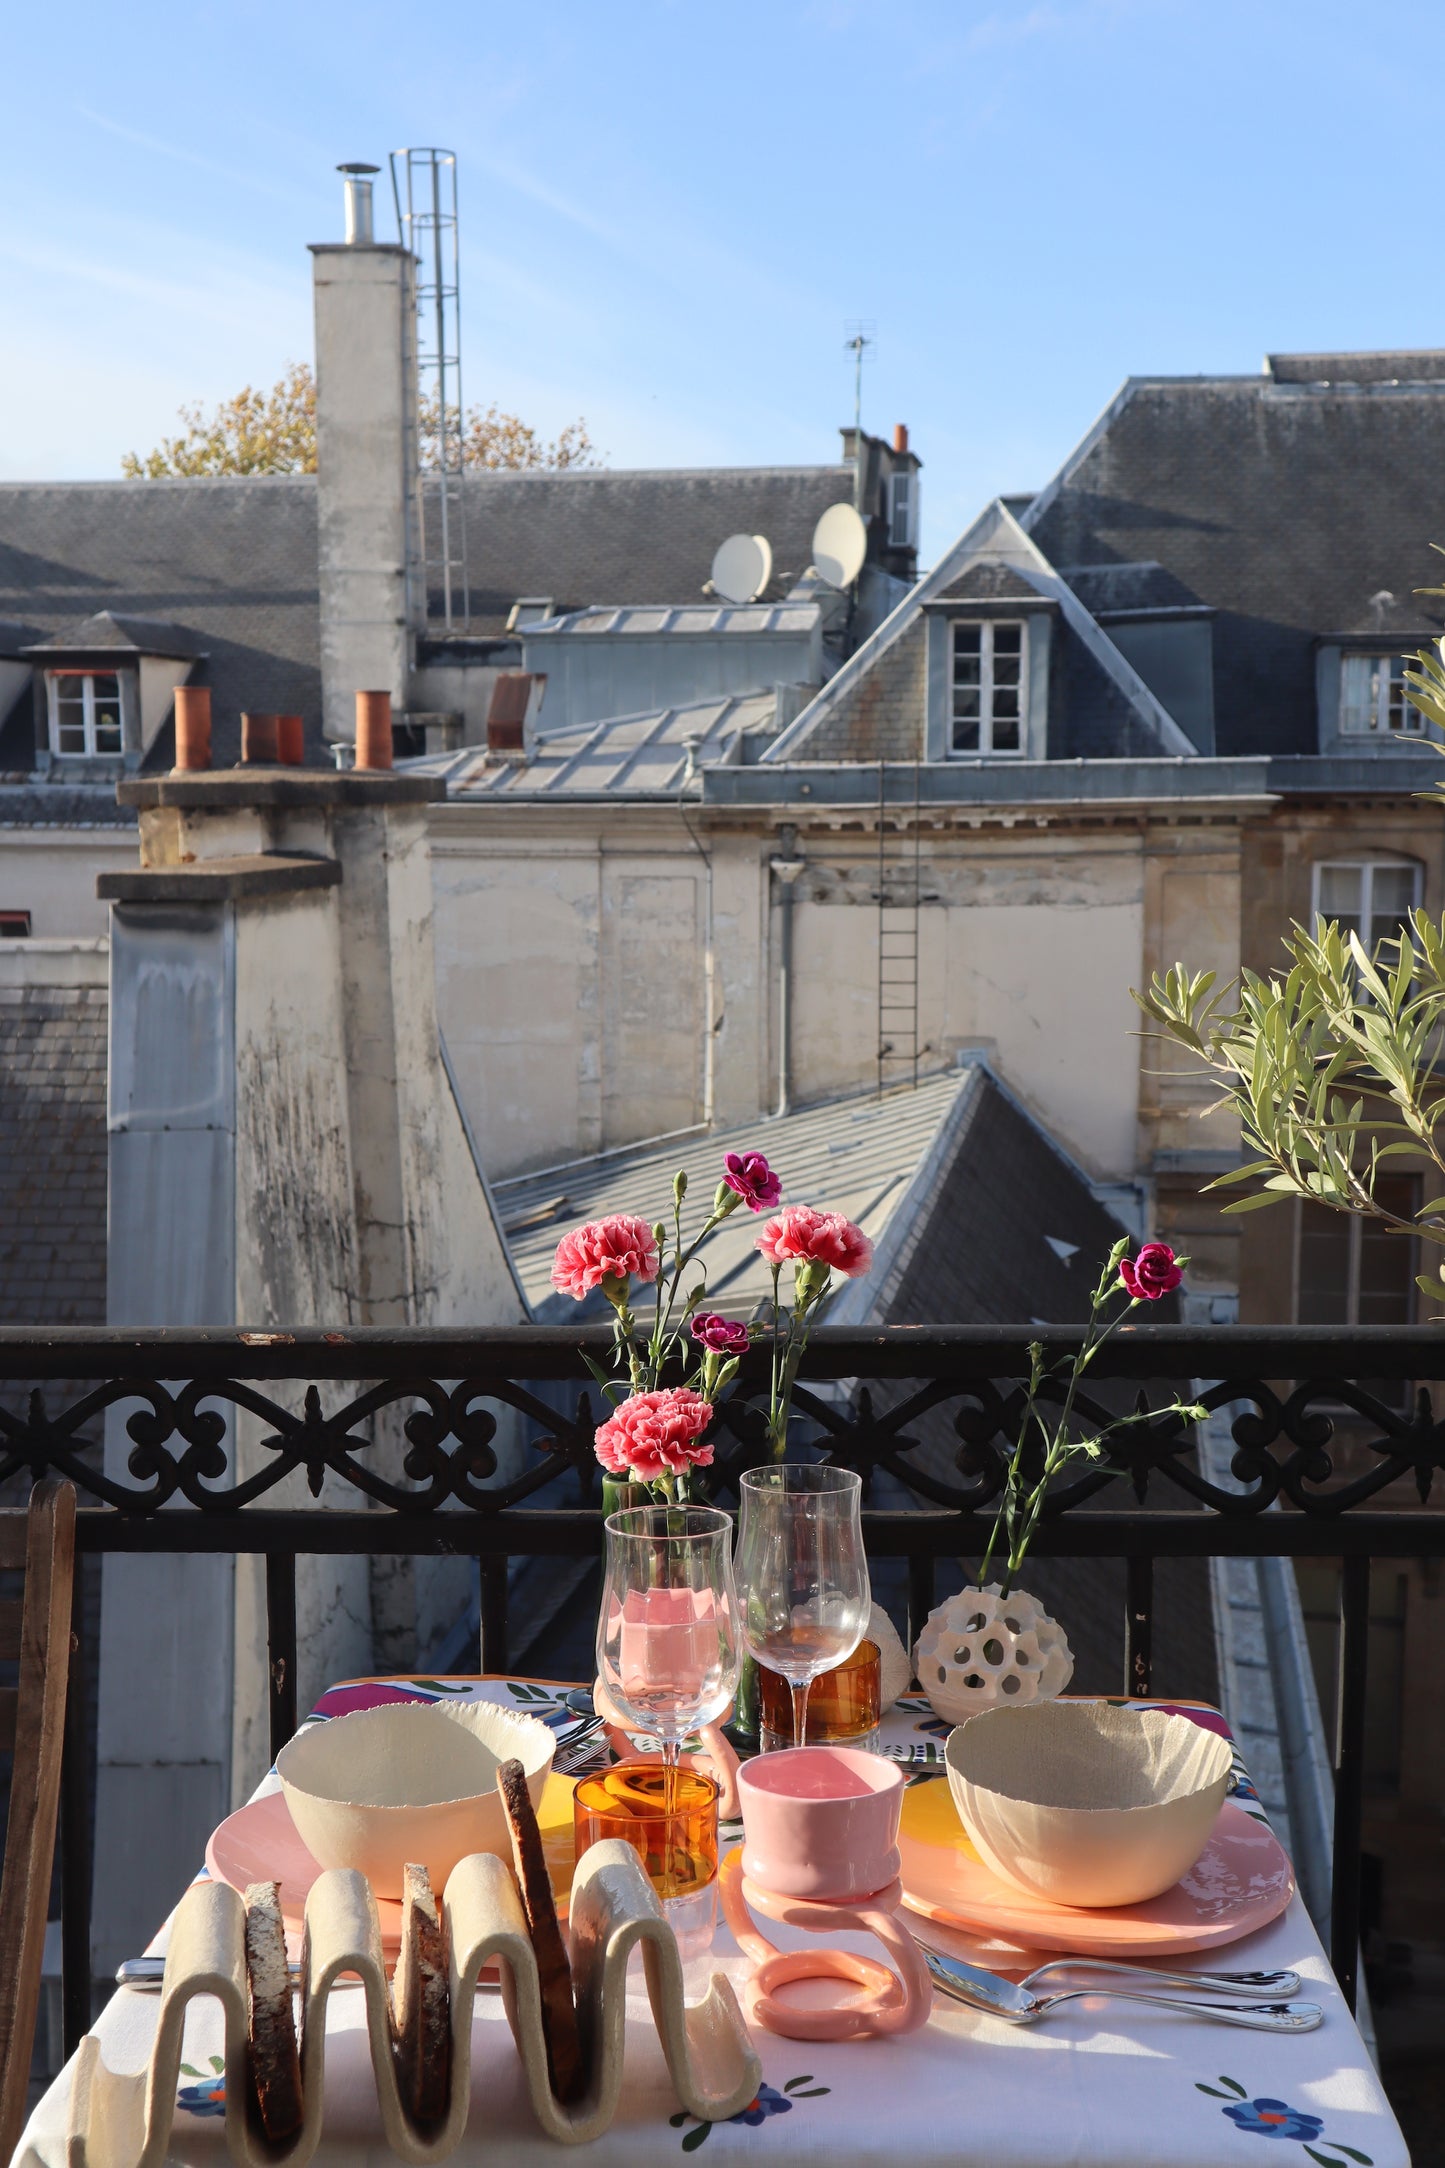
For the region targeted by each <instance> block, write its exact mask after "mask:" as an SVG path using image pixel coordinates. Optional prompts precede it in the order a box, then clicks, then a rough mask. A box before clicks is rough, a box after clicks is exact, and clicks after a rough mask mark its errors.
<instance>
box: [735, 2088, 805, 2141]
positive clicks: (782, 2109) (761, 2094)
mask: <svg viewBox="0 0 1445 2168" xmlns="http://www.w3.org/2000/svg"><path fill="white" fill-rule="evenodd" d="M792 2105H793V2103H792V2102H791V2100H786V2099H785V2098H784V2097H783V2095H782V2094H781V2093H780V2092H779V2091H778V2090H777V2088H776V2086H772V2085H766V2084H764V2085H760V2086H759V2087H758V2090H757V2097H756V2099H753V2100H750V2101H749V2102H748V2104H747V2106H746V2107H745V2108H739V2110H738V2112H737V2114H736V2115H730V2116H729V2117H728V2121H729V2122H730V2123H747V2124H749V2125H750V2126H751V2127H752V2128H753V2129H754V2130H756V2129H757V2127H758V2125H759V2123H766V2121H767V2119H768V2117H769V2116H770V2115H786V2114H787V2112H788V2110H789V2108H791V2107H792Z"/></svg>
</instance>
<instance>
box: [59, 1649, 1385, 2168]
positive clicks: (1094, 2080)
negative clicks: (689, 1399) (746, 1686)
mask: <svg viewBox="0 0 1445 2168" xmlns="http://www.w3.org/2000/svg"><path fill="white" fill-rule="evenodd" d="M396 1684H397V1685H398V1686H403V1685H405V1684H406V1682H402V1681H397V1682H396ZM448 1686H449V1689H450V1690H452V1691H456V1692H459V1693H461V1694H465V1695H466V1696H467V1697H468V1698H472V1697H479V1698H486V1699H488V1700H506V1701H515V1702H516V1703H518V1704H519V1705H521V1706H524V1707H525V1706H532V1707H534V1708H538V1709H539V1710H540V1711H541V1713H545V1710H541V1704H540V1703H539V1701H538V1700H537V1698H536V1697H537V1695H538V1691H539V1690H538V1689H537V1688H536V1687H535V1686H531V1687H529V1686H527V1685H521V1686H520V1687H517V1688H512V1687H510V1686H509V1685H508V1683H507V1682H503V1681H499V1680H483V1681H460V1680H459V1681H455V1682H448ZM412 1690H413V1691H417V1690H416V1689H412ZM426 1691H427V1694H428V1698H430V1692H431V1689H430V1688H429V1689H427V1690H426ZM529 1697H531V1698H530V1700H529ZM359 1699H360V1696H359V1695H357V1694H356V1692H355V1690H353V1689H340V1690H337V1692H336V1693H334V1694H333V1695H328V1696H327V1697H326V1700H325V1701H323V1703H322V1704H321V1707H322V1709H323V1710H328V1711H329V1713H331V1714H337V1713H340V1710H341V1709H342V1708H343V1707H345V1706H351V1705H357V1701H358V1700H359ZM927 1726H928V1712H927V1710H926V1708H925V1707H922V1706H921V1705H914V1706H909V1705H907V1704H901V1705H900V1706H899V1708H898V1709H897V1710H896V1711H894V1712H893V1713H892V1714H891V1715H890V1716H889V1717H888V1718H887V1719H886V1731H887V1734H888V1735H889V1736H891V1737H897V1738H903V1737H914V1738H916V1737H918V1736H919V1733H920V1732H921V1731H924V1730H925V1729H926V1727H927ZM274 1782H275V1779H274V1778H268V1780H267V1783H266V1785H265V1786H263V1787H262V1789H270V1788H272V1787H273V1786H274ZM920 1925H922V1923H920ZM769 1931H770V1933H772V1934H773V1935H774V1937H775V1939H776V1940H778V1941H779V1942H780V1943H785V1942H786V1941H787V1939H788V1937H787V1931H786V1930H784V1929H772V1928H770V1930H769ZM923 1931H924V1932H926V1931H927V1930H926V1928H924V1930H923ZM796 1939H799V1940H802V1939H804V1938H801V1937H799V1938H796ZM164 1946H165V1936H164V1933H162V1934H161V1935H160V1936H158V1937H157V1939H156V1942H155V1943H154V1944H153V1948H155V1949H162V1948H164ZM858 1947H859V1948H865V1947H867V1945H866V1944H864V1943H861V1942H860V1943H859V1944H858ZM1207 1961H1208V1960H1206V1959H1199V1960H1197V1961H1195V1960H1190V1959H1188V1958H1185V1959H1181V1960H1171V1962H1175V1963H1178V1964H1179V1965H1181V1966H1186V1967H1187V1966H1189V1965H1190V1964H1191V1963H1194V1962H1197V1963H1199V1964H1201V1965H1203V1964H1205V1963H1207ZM1215 1962H1216V1963H1221V1964H1222V1963H1226V1962H1227V1963H1228V1965H1229V1967H1230V1968H1231V1969H1236V1968H1239V1967H1244V1966H1248V1967H1251V1968H1252V1967H1267V1968H1271V1969H1273V1968H1280V1967H1289V1968H1291V1969H1293V1970H1294V1971H1297V1972H1298V1973H1300V1974H1301V1976H1302V1977H1303V1979H1304V1981H1305V1986H1304V1989H1303V1993H1304V1994H1305V1996H1307V1997H1308V1998H1309V1999H1310V2000H1312V2001H1317V2002H1320V2003H1322V2004H1323V2005H1324V2008H1325V2023H1324V2025H1323V2026H1322V2027H1321V2028H1320V2030H1319V2031H1318V2032H1315V2033H1307V2034H1303V2035H1301V2036H1298V2037H1286V2036H1281V2035H1275V2034H1269V2033H1254V2032H1245V2031H1240V2030H1237V2029H1235V2028H1232V2027H1226V2026H1223V2025H1216V2024H1211V2023H1206V2022H1203V2021H1199V2020H1195V2021H1182V2020H1179V2019H1176V2018H1173V2017H1171V2016H1170V2015H1169V2014H1168V2013H1167V2012H1165V2011H1159V2012H1157V2013H1156V2012H1151V2011H1149V2010H1145V2009H1137V2008H1130V2007H1128V2006H1127V2005H1124V2004H1118V2003H1115V2004H1110V2003H1107V2002H1103V2001H1099V2002H1091V2003H1087V2004H1074V2005H1072V2006H1071V2007H1070V2009H1069V2010H1068V2011H1067V2012H1064V2013H1060V2015H1059V2016H1057V2017H1055V2018H1052V2019H1049V2020H1047V2021H1045V2022H1044V2023H1043V2024H1041V2025H1037V2026H1033V2027H1029V2028H1027V2029H1023V2028H1016V2027H1011V2026H1007V2025H1004V2024H1003V2023H1001V2022H1000V2021H999V2020H997V2019H993V2018H987V2017H982V2016H977V2015H975V2014H974V2013H972V2012H970V2011H968V2010H965V2009H963V2008H962V2007H961V2006H959V2005H958V2004H955V2003H952V2002H946V2001H944V2000H943V1999H942V1998H941V1997H940V1998H938V1999H937V2000H936V2001H935V2004H934V2009H933V2013H932V2016H931V2018H930V2020H929V2022H928V2024H927V2026H925V2027H924V2028H923V2030H922V2031H920V2032H917V2033H914V2034H912V2035H911V2036H909V2037H908V2038H906V2039H902V2040H866V2041H862V2042H857V2043H851V2044H845V2045H823V2044H812V2045H810V2044H808V2043H806V2042H801V2041H789V2040H780V2039H776V2038H774V2037H773V2036H772V2035H771V2034H768V2033H759V2034H757V2035H756V2036H755V2038H756V2045H757V2047H758V2050H759V2053H760V2054H761V2057H762V2063H763V2074H764V2084H763V2087H762V2091H761V2093H760V2094H759V2096H758V2099H757V2101H756V2103H755V2104H754V2105H753V2107H751V2108H750V2109H748V2110H745V2111H744V2113H743V2114H742V2115H741V2116H735V2117H734V2118H733V2119H732V2120H731V2122H727V2123H718V2124H700V2123H698V2122H697V2121H696V2120H695V2119H693V2118H692V2117H690V2116H684V2115H682V2114H680V2113H679V2111H678V2107H677V2101H676V2098H675V2096H674V2095H673V2093H672V2090H671V2086H670V2084H669V2081H668V2077H667V2071H666V2066H665V2064H664V2062H663V2058H662V2054H661V2050H660V2048H659V2045H658V2041H657V2036H656V2033H655V2031H654V2030H653V2026H652V2022H651V2017H650V2013H649V2011H648V2006H647V2001H646V1997H645V1994H644V1992H643V1990H642V1985H641V1980H640V1976H639V1978H638V1981H637V1987H636V1992H635V1994H634V1995H632V1996H630V1997H629V2008H628V2027H627V2051H626V2080H625V2085H624V2090H623V2096H622V2103H621V2106H620V2108H619V2111H618V2115H617V2118H616V2120H615V2121H614V2123H613V2125H612V2127H611V2129H610V2130H608V2131H607V2132H606V2133H605V2134H604V2136H602V2137H601V2138H599V2139H597V2140H596V2141H595V2143H594V2144H592V2145H590V2146H588V2147H584V2148H579V2149H578V2152H579V2155H581V2156H583V2157H585V2160H586V2162H587V2164H588V2168H593V2164H596V2168H604V2164H605V2168H614V2164H615V2168H661V2164H663V2163H670V2164H677V2163H678V2162H679V2161H680V2160H681V2158H682V2156H683V2155H685V2154H690V2153H693V2152H696V2151H697V2150H698V2149H699V2148H700V2147H702V2146H706V2148H707V2152H708V2157H709V2159H710V2160H719V2161H720V2160H722V2159H724V2158H729V2159H731V2158H738V2157H742V2156H746V2157H748V2158H749V2159H751V2160H755V2161H757V2162H759V2163H760V2164H765V2163H766V2162H767V2160H768V2159H769V2158H770V2157H771V2158H772V2159H774V2160H776V2161H777V2162H779V2163H781V2162H783V2161H787V2162H788V2163H790V2164H791V2163H794V2162H803V2161H818V2162H826V2163H827V2164H828V2168H897V2164H898V2163H899V2161H900V2160H901V2159H905V2158H906V2160H907V2162H908V2163H909V2168H933V2164H935V2163H936V2164H938V2168H963V2164H968V2168H973V2164H978V2168H985V2164H986V2168H1222V2164H1228V2163H1234V2162H1239V2163H1243V2164H1245V2168H1249V2164H1250V2163H1253V2164H1254V2168H1276V2164H1277V2163H1286V2162H1290V2161H1297V2162H1299V2163H1300V2168H1304V2163H1305V2162H1306V2160H1308V2159H1313V2160H1314V2161H1315V2162H1319V2161H1321V2160H1324V2161H1328V2162H1333V2163H1338V2164H1339V2168H1351V2164H1352V2168H1408V2161H1409V2156H1408V2154H1407V2152H1406V2149H1405V2144H1404V2140H1403V2138H1402V2136H1401V2134H1400V2130H1399V2127H1398V2125H1397V2124H1396V2122H1395V2119H1394V2116H1393V2115H1392V2113H1391V2111H1390V2108H1389V2104H1388V2102H1387V2101H1386V2099H1385V2097H1384V2094H1383V2092H1382V2091H1381V2088H1380V2082H1379V2079H1378V2077H1377V2076H1376V2074H1375V2072H1374V2070H1373V2069H1372V2067H1371V2065H1370V2061H1369V2058H1368V2056H1367V2054H1366V2052H1365V2048H1364V2044H1363V2042H1362V2041H1361V2039H1360V2035H1359V2033H1358V2031H1357V2030H1356V2027H1355V2024H1354V2020H1353V2018H1352V2017H1351V2015H1350V2013H1349V2010H1348V2008H1347V2007H1346V2005H1345V2003H1344V2001H1343V1999H1342V1997H1341V1996H1340V1993H1339V1990H1338V1989H1337V1987H1336V1986H1335V1983H1334V1977H1333V1974H1332V1973H1331V1971H1330V1968H1329V1964H1328V1962H1327V1960H1326V1958H1325V1955H1324V1952H1323V1950H1322V1948H1321V1946H1320V1941H1319V1937H1318V1935H1317V1934H1316V1933H1315V1930H1314V1927H1313V1925H1312V1924H1311V1922H1310V1919H1309V1916H1308V1914H1307V1913H1306V1912H1305V1909H1304V1907H1303V1905H1302V1904H1301V1902H1300V1900H1299V1898H1298V1897H1296V1898H1295V1899H1294V1900H1293V1901H1292V1903H1291V1904H1290V1906H1289V1909H1288V1911H1287V1912H1286V1913H1285V1914H1284V1915H1283V1916H1282V1917H1281V1918H1280V1919H1278V1920H1276V1921H1274V1922H1273V1923H1272V1924H1271V1925H1270V1926H1268V1927H1266V1928H1263V1929H1261V1930H1260V1931H1259V1932H1258V1933H1256V1934H1254V1935H1251V1936H1250V1937H1249V1938H1248V1939H1247V1940H1246V1941H1243V1942H1239V1943H1235V1944H1232V1945H1231V1946H1230V1948H1229V1951H1228V1956H1227V1959H1226V1958H1225V1957H1224V1956H1222V1955H1217V1956H1216V1958H1215ZM712 1970H719V1971H722V1972H725V1973H727V1974H728V1975H729V1976H730V1977H731V1978H732V1979H733V1981H734V1983H735V1984H737V1985H738V1986H739V1987H741V1984H742V1981H743V1979H744V1978H745V1976H746V1972H747V1964H746V1961H745V1960H744V1959H743V1958H742V1957H741V1956H740V1954H739V1952H738V1950H737V1948H736V1945H735V1944H734V1943H733V1941H732V1938H731V1937H730V1935H729V1934H728V1932H727V1929H726V1928H725V1927H724V1926H722V1925H721V1923H720V1924H719V1927H718V1933H717V1939H716V1943H715V1945H714V1948H713V1951H712V1953H711V1956H710V1957H708V1958H704V1959H701V1960H699V1961H697V1962H696V1963H695V1964H694V1965H693V1966H692V1967H690V1968H689V1978H690V1981H692V1982H696V1983H697V1984H698V1985H699V1986H700V1984H701V1982H702V1980H703V1979H704V1978H705V1977H706V1975H707V1974H708V1972H710V1971H712ZM361 2004H362V1998H361V1996H360V1995H359V1994H358V1995H356V1996H355V1997H352V1996H349V1995H347V1994H344V1993H343V1994H339V1995H335V1996H333V1997H332V2000H331V2004H330V2011H329V2016H328V2044H327V2055H326V2114H325V2136H324V2138H323V2140H322V2144H321V2148H320V2151H319V2153H318V2155H317V2159H318V2161H319V2162H320V2163H322V2164H323V2168H341V2164H342V2163H346V2164H347V2168H362V2164H366V2168H371V2164H373V2163H374V2164H375V2168H390V2164H391V2163H392V2162H393V2161H394V2159H395V2156H394V2155H393V2154H392V2153H391V2151H390V2149H389V2148H388V2147H387V2146H386V2144H385V2142H384V2140H383V2139H382V2136H381V2132H380V2125H379V2121H378V2118H377V2113H376V2106H375V2091H374V2086H373V2081H372V2076H371V2065H370V2058H369V2055H368V2052H367V2047H366V2041H365V2034H364V2031H363V2029H362V2009H361ZM158 2007H159V1997H157V1996H155V1995H143V1994H138V1993H135V1992H133V1991H129V1990H122V1991H120V1992H118V1993H117V1994H116V1995H115V1996H114V1997H113V1999H112V2000H111V2002H110V2003H109V2005H108V2006H107V2008H106V2009H105V2010H104V2012H103V2013H102V2014H101V2016H100V2017H99V2018H98V2019H97V2021H96V2025H95V2028H94V2030H95V2032H96V2034H97V2036H98V2038H99V2040H100V2042H101V2047H102V2052H103V2055H104V2059H105V2061H106V2062H107V2063H108V2064H109V2065H110V2066H111V2068H113V2069H117V2070H138V2069H141V2068H143V2067H144V2065H145V2062H146V2060H147V2056H148V2053H149V2048H150V2042H151V2037H152V2032H153V2028H154V2024H155V2017H156V2012H157V2009H158ZM221 2045H222V2043H221V2037H220V2017H219V2011H218V2009H217V2007H216V2006H215V2005H214V2004H200V2005H194V2006H193V2007H192V2013H191V2017H190V2022H189V2028H188V2031H187V2036H186V2059H187V2062H188V2063H189V2064H190V2065H191V2068H192V2070H193V2071H194V2073H195V2075H194V2078H192V2079H188V2082H187V2095H189V2097H190V2102H191V2105H184V2104H183V2105H182V2106H181V2107H180V2108H179V2110H178V2113H177V2116H176V2121H175V2127H174V2131H173V2134H172V2141H171V2154H170V2157H171V2159H172V2160H174V2161H176V2162H181V2163H185V2164H187V2168H191V2164H194V2168H210V2164H212V2163H215V2164H219V2163H220V2162H221V2161H223V2160H224V2159H225V2158H226V2149H225V2138H224V2125H223V2120H222V2116H221V2114H220V2113H219V2112H218V2103H216V2102H214V2101H213V2100H211V2099H210V2098H209V2097H208V2096H209V2095H210V2094H211V2093H212V2092H213V2091H214V2089H215V2085H216V2079H215V2075H214V2069H213V2062H212V2058H215V2059H216V2063H217V2064H218V2063H219V2058H220V2054H221ZM187 2095H183V2096H182V2100H183V2103H184V2102H185V2101H186V2098H187ZM68 2098H69V2072H68V2070H66V2071H62V2072H61V2074H60V2076H59V2077H58V2078H57V2079H56V2081H55V2083H54V2085H53V2086H52V2087H51V2088H50V2090H49V2092H48V2093H47V2094H46V2095H45V2098H44V2099H43V2100H42V2101H41V2102H40V2104H39V2106H38V2107H37V2108H36V2110H35V2113H34V2115H33V2117H32V2118H31V2121H30V2123H29V2126H28V2127H27V2129H26V2132H25V2135H24V2137H23V2138H22V2141H21V2145H20V2150H19V2152H18V2154H17V2156H16V2160H17V2163H19V2164H20V2168H37V2164H44V2168H75V2164H73V2163H70V2164H68V2163H67V2161H66V2148H65V2128H66V2115H67V2105H68ZM1266 2140H1268V2141H1271V2142H1273V2143H1274V2144H1275V2145H1276V2146H1280V2147H1282V2150H1279V2151H1276V2152H1265V2151H1264V2150H1263V2149H1262V2142H1263V2141H1266ZM544 2154H545V2155H548V2156H550V2157H552V2158H553V2159H555V2158H556V2149H555V2148H554V2146H553V2144H552V2143H551V2141H549V2140H547V2139H545V2138H544V2137H543V2136H542V2135H541V2133H540V2132H539V2131H538V2129H537V2127H536V2125H535V2123H534V2122H533V2120H532V2117H531V2113H530V2110H529V2108H528V2106H527V2103H526V2100H525V2096H524V2093H523V2088H522V2080H521V2070H520V2065H519V2063H518V2060H517V2057H516V2054H515V2052H514V2049H513V2046H512V2039H511V2034H510V2032H509V2030H508V2028H507V2024H506V2020H505V2018H504V2017H503V2015H502V2010H501V2002H500V1997H498V1996H496V1995H491V1994H486V1995H483V1996H481V1997H479V2009H478V2016H477V2020H476V2032H475V2037H474V2041H473V2079H472V2112H471V2117H470V2120H469V2125H468V2135H467V2138H466V2139H465V2141H464V2142H463V2145H462V2147H461V2148H460V2149H459V2151H458V2152H457V2153H456V2154H455V2155H454V2156H453V2158H454V2160H455V2161H456V2162H457V2163H458V2164H459V2168H471V2164H472V2163H473V2162H477V2163H480V2162H483V2161H498V2162H504V2163H507V2164H508V2168H511V2164H513V2163H519V2164H520V2163H524V2162H529V2161H532V2160H534V2159H537V2158H540V2157H541V2156H542V2155H544Z"/></svg>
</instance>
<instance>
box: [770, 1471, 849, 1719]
mask: <svg viewBox="0 0 1445 2168" xmlns="http://www.w3.org/2000/svg"><path fill="white" fill-rule="evenodd" d="M738 1494H739V1497H740V1499H741V1501H742V1512H741V1515H740V1517H739V1523H738V1550H737V1575H738V1595H739V1601H740V1604H741V1613H740V1617H741V1624H742V1634H743V1640H744V1641H745V1642H746V1644H747V1648H748V1653H749V1654H750V1655H751V1656H752V1657H754V1658H755V1660H756V1661H757V1662H758V1663H760V1664H766V1665H767V1666H768V1668H769V1670H771V1671H778V1672H781V1673H782V1675H783V1677H784V1678H785V1679H786V1680H787V1682H788V1684H789V1686H790V1687H791V1688H792V1693H793V1744H794V1746H805V1745H806V1744H807V1736H808V1688H809V1687H810V1686H811V1685H812V1683H813V1681H814V1679H816V1678H817V1676H818V1674H819V1672H821V1671H828V1670H831V1668H832V1667H833V1666H834V1665H835V1664H841V1663H843V1662H844V1661H845V1660H846V1659H847V1658H848V1657H850V1656H851V1655H852V1653H853V1651H854V1649H856V1648H857V1646H858V1643H859V1642H860V1641H861V1640H862V1638H863V1635H864V1633H865V1631H866V1629H867V1625H868V1614H869V1609H870V1607H871V1601H872V1598H871V1593H870V1590H869V1586H868V1561H867V1559H866V1557H865V1556H864V1551H863V1527H862V1521H861V1519H860V1511H861V1506H862V1498H863V1485H862V1482H861V1481H860V1479H859V1478H858V1477H857V1476H856V1475H855V1474H854V1473H853V1471H852V1470H851V1469H850V1468H817V1467H803V1466H793V1465H791V1464H779V1465H777V1466H774V1467H771V1468H750V1469H749V1470H748V1472H747V1473H746V1475H744V1476H743V1478H742V1480H741V1482H740V1484H739V1485H738Z"/></svg>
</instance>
